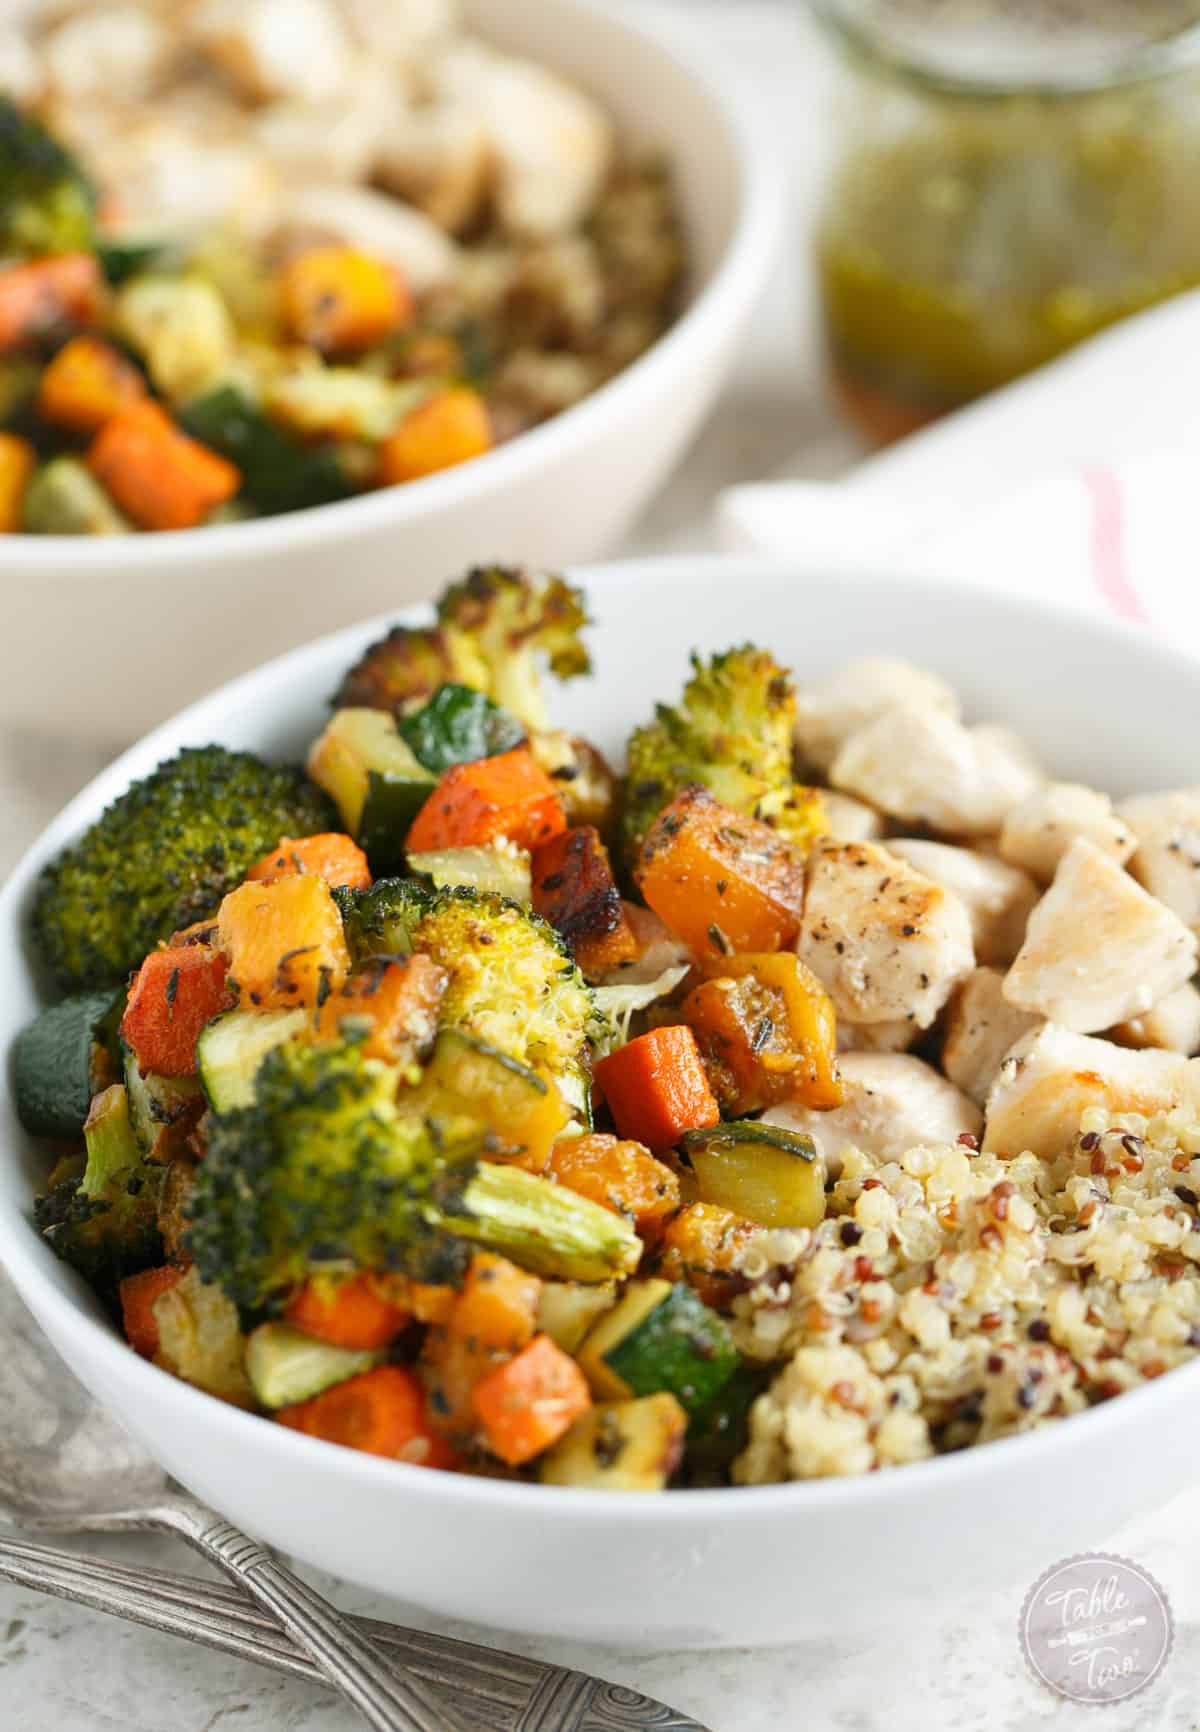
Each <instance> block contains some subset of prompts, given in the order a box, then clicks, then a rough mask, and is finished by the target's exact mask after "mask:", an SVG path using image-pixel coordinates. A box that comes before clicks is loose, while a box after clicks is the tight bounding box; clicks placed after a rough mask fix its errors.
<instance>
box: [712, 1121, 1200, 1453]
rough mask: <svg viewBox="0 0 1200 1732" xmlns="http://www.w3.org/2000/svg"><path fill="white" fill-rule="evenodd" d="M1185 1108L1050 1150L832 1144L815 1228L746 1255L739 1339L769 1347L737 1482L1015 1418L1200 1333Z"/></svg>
mask: <svg viewBox="0 0 1200 1732" xmlns="http://www.w3.org/2000/svg"><path fill="white" fill-rule="evenodd" d="M1198 1210H1200V1124H1198V1123H1197V1122H1196V1119H1195V1115H1194V1114H1192V1113H1189V1112H1187V1111H1185V1110H1182V1109H1177V1110H1175V1111H1173V1112H1171V1113H1166V1114H1161V1115H1159V1116H1157V1117H1155V1118H1151V1119H1145V1118H1142V1117H1139V1116H1137V1115H1133V1114H1127V1115H1119V1116H1115V1117H1114V1116H1112V1115H1108V1114H1105V1113H1103V1112H1101V1111H1098V1110H1094V1111H1091V1112H1089V1113H1087V1114H1086V1115H1085V1116H1084V1118H1083V1120H1082V1123H1081V1126H1080V1131H1079V1134H1078V1135H1077V1136H1076V1137H1075V1139H1074V1141H1073V1142H1072V1144H1071V1146H1070V1147H1069V1148H1067V1149H1065V1150H1064V1151H1063V1153H1062V1154H1061V1155H1059V1156H1058V1157H1057V1158H1055V1159H1051V1160H1047V1159H1043V1158H1040V1157H1038V1156H1036V1155H1032V1154H1022V1155H1018V1156H1016V1157H1014V1158H1012V1159H1008V1160H1005V1159H1002V1158H1000V1157H998V1156H996V1155H992V1154H984V1153H980V1152H979V1151H978V1150H976V1149H975V1148H974V1147H972V1146H971V1139H965V1140H962V1141H960V1142H959V1143H951V1144H940V1145H936V1146H928V1147H924V1146H920V1147H915V1148H912V1149H910V1150H909V1151H908V1153H907V1154H905V1155H904V1156H903V1157H902V1158H901V1159H899V1160H891V1161H883V1160H876V1159H874V1158H872V1157H871V1156H869V1155H867V1154H864V1153H862V1152H861V1151H859V1150H856V1149H850V1150H847V1151H846V1153H845V1155H844V1158H843V1162H842V1167H841V1173H840V1176H839V1178H838V1180H837V1182H836V1184H835V1185H834V1186H833V1189H832V1191H831V1193H830V1195H829V1199H828V1213H827V1216H826V1218H825V1220H823V1221H822V1222H821V1224H820V1225H819V1226H818V1227H817V1228H816V1229H815V1230H813V1231H811V1232H787V1233H773V1234H771V1235H769V1236H763V1237H762V1238H760V1239H759V1240H758V1242H757V1243H756V1245H755V1246H754V1248H753V1250H752V1252H751V1254H750V1259H748V1260H747V1262H746V1263H745V1264H744V1266H743V1274H744V1275H745V1276H746V1277H747V1278H748V1279H751V1280H754V1282H755V1284H754V1285H753V1286H752V1287H751V1289H750V1291H748V1292H747V1293H745V1294H744V1295H742V1296H741V1297H740V1298H739V1299H738V1300H737V1301H736V1302H735V1305H734V1323H735V1332H736V1335H737V1339H738V1345H739V1346H740V1347H741V1349H742V1351H743V1352H744V1353H746V1354H747V1355H749V1356H750V1357H752V1358H755V1359H758V1360H760V1361H764V1362H771V1363H777V1362H778V1361H780V1360H781V1359H786V1361H787V1363H786V1364H785V1366H784V1368H783V1369H782V1370H781V1371H780V1372H779V1374H778V1375H777V1376H776V1378H775V1380H774V1382H773V1383H772V1384H771V1386H770V1388H769V1389H768V1391H767V1392H766V1394H764V1395H763V1396H762V1397H760V1399H759V1400H758V1402H757V1403H756V1404H755V1406H754V1409H753V1411H752V1416H751V1433H750V1443H749V1446H748V1447H747V1449H746V1450H745V1452H744V1454H743V1455H742V1456H741V1457H740V1459H739V1461H738V1463H737V1466H736V1469H735V1477H736V1479H737V1480H738V1481H739V1482H740V1483H742V1484H746V1485H763V1484H769V1483H772V1482H775V1481H779V1480H787V1479H817V1478H825V1477H830V1476H834V1475H840V1474H855V1473H867V1472H870V1471H871V1470H872V1469H874V1468H879V1467H887V1466H892V1465H894V1464H896V1463H899V1462H907V1461H918V1460H920V1459H922V1458H923V1457H926V1456H931V1455H939V1454H944V1453H946V1452H948V1451H951V1450H957V1449H962V1448H964V1447H966V1446H968V1445H970V1444H975V1443H984V1442H987V1441H989V1440H991V1439H993V1438H998V1437H1007V1436H1010V1435H1012V1434H1014V1433H1016V1432H1022V1431H1032V1430H1033V1429H1034V1428H1035V1427H1037V1426H1041V1425H1045V1424H1047V1423H1048V1422H1049V1421H1051V1420H1055V1419H1060V1418H1063V1417H1065V1416H1066V1415H1067V1414H1071V1413H1078V1412H1080V1411H1081V1410H1082V1409H1084V1408H1086V1407H1090V1406H1093V1405H1094V1404H1096V1403H1097V1402H1100V1401H1106V1400H1108V1398H1109V1397H1110V1396H1113V1395H1119V1394H1120V1393H1122V1391H1124V1390H1126V1389H1130V1388H1132V1387H1133V1386H1134V1385H1136V1384H1138V1383H1141V1382H1143V1381H1145V1380H1147V1379H1149V1378H1152V1377H1158V1376H1161V1374H1162V1373H1163V1372H1164V1371H1168V1370H1170V1369H1171V1368H1172V1367H1173V1366H1176V1365H1179V1364H1181V1363H1182V1362H1183V1361H1184V1360H1187V1359H1190V1358H1191V1357H1193V1355H1194V1354H1195V1353H1196V1351H1197V1349H1198V1348H1200V1273H1198V1269H1197V1265H1200V1219H1198Z"/></svg>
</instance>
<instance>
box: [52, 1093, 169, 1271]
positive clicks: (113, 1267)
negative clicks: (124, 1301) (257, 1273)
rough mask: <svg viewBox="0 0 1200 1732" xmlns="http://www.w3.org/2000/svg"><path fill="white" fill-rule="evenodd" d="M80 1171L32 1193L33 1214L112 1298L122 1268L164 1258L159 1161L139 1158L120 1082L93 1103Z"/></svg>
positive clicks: (66, 1255)
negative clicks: (35, 1195)
mask: <svg viewBox="0 0 1200 1732" xmlns="http://www.w3.org/2000/svg"><path fill="white" fill-rule="evenodd" d="M84 1135H85V1137H86V1139H87V1165H86V1167H85V1168H84V1172H83V1176H82V1178H70V1179H65V1180H63V1181H62V1182H61V1183H59V1184H56V1185H55V1186H53V1188H52V1189H51V1190H49V1191H47V1192H46V1193H45V1195H44V1196H41V1197H38V1198H37V1200H36V1202H35V1204H34V1220H35V1221H36V1223H37V1225H38V1227H39V1228H40V1229H41V1231H42V1232H43V1233H44V1234H45V1236H46V1238H47V1240H48V1241H49V1243H50V1244H51V1245H52V1246H53V1248H54V1250H55V1251H56V1252H57V1253H58V1255H59V1256H60V1257H62V1258H63V1260H64V1261H65V1262H67V1263H70V1264H71V1265H72V1267H73V1268H75V1269H78V1271H79V1273H80V1274H81V1275H83V1276H84V1277H85V1279H86V1280H87V1281H88V1282H89V1283H90V1284H91V1285H92V1286H93V1287H95V1288H96V1290H97V1291H98V1292H99V1293H100V1294H101V1296H102V1297H103V1298H105V1299H107V1300H108V1301H109V1302H110V1303H113V1302H115V1300H116V1297H117V1288H118V1286H119V1284H120V1282H121V1281H122V1280H123V1279H124V1277H125V1276H126V1275H135V1274H137V1272H138V1271H139V1270H140V1269H149V1268H151V1267H152V1266H153V1265H154V1264H156V1263H161V1262H162V1260H163V1246H162V1238H161V1235H160V1233H159V1230H158V1203H159V1195H160V1192H161V1190H162V1184H163V1168H161V1167H155V1166H151V1165H150V1164H149V1163H148V1162H147V1161H146V1160H144V1159H143V1156H142V1153H141V1150H140V1149H139V1148H138V1145H137V1141H136V1139H135V1137H134V1134H133V1127H132V1125H131V1124H130V1120H129V1099H128V1096H127V1095H126V1093H125V1089H124V1086H123V1085H122V1084H121V1083H115V1084H114V1085H113V1087H112V1088H108V1089H105V1090H104V1092H103V1094H99V1095H97V1096H96V1098H95V1100H94V1101H93V1102H92V1110H91V1112H90V1113H89V1115H88V1121H87V1125H86V1127H85V1130H84Z"/></svg>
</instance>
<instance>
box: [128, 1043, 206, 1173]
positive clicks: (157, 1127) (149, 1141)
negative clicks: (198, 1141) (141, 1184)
mask: <svg viewBox="0 0 1200 1732" xmlns="http://www.w3.org/2000/svg"><path fill="white" fill-rule="evenodd" d="M125 1087H126V1088H127V1089H128V1091H129V1116H130V1119H131V1121H132V1123H133V1134H134V1136H135V1137H136V1138H137V1141H138V1147H139V1148H140V1149H141V1151H142V1153H143V1154H144V1155H145V1157H146V1159H147V1160H151V1161H161V1162H165V1161H169V1160H170V1159H171V1157H172V1155H173V1154H176V1153H178V1152H179V1150H180V1147H181V1144H182V1140H183V1136H184V1135H186V1132H187V1131H188V1130H189V1129H190V1128H191V1126H192V1125H194V1124H195V1122H196V1120H197V1119H198V1118H199V1116H200V1109H201V1107H202V1106H203V1101H204V1094H203V1090H202V1089H201V1087H200V1079H199V1077H194V1076H155V1075H153V1074H147V1073H146V1072H144V1071H143V1070H141V1069H140V1067H139V1065H138V1062H137V1059H136V1058H135V1057H134V1056H133V1053H132V1052H131V1051H128V1050H127V1051H126V1053H125Z"/></svg>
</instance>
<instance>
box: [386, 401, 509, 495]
mask: <svg viewBox="0 0 1200 1732" xmlns="http://www.w3.org/2000/svg"><path fill="white" fill-rule="evenodd" d="M494 443H495V440H494V438H493V436H492V423H491V421H490V419H489V417H488V412H487V404H486V403H485V402H484V400H483V398H482V397H481V396H480V395H479V393H478V391H473V390H472V389H471V387H470V386H469V385H454V386H452V387H451V388H450V389H449V390H448V391H439V392H438V393H437V395H436V396H434V397H429V398H427V399H426V401H425V402H424V403H420V404H418V406H417V407H416V408H415V409H410V410H409V412H408V414H407V415H406V416H405V417H404V419H403V420H402V421H401V422H400V425H399V426H398V427H396V428H394V429H393V431H392V432H391V433H389V434H388V436H387V438H386V439H385V440H384V441H383V443H382V444H381V445H380V447H379V484H380V486H381V487H392V486H395V485H396V484H397V483H398V482H401V481H419V480H420V478H421V476H422V475H436V474H437V472H438V470H439V469H453V468H454V466H455V464H457V463H466V462H467V461H468V460H469V459H470V458H472V457H482V456H483V454H484V452H485V451H490V450H491V448H492V446H493V444H494Z"/></svg>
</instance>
